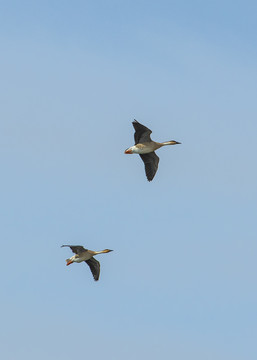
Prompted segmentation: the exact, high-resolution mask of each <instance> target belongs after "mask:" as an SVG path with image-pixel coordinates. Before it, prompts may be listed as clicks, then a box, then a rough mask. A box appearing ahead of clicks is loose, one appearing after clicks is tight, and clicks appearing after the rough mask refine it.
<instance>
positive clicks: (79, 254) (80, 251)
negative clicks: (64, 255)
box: [61, 245, 112, 281]
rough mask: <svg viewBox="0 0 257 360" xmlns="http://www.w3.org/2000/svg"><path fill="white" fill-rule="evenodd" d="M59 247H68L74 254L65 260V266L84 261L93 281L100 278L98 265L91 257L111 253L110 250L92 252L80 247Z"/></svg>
mask: <svg viewBox="0 0 257 360" xmlns="http://www.w3.org/2000/svg"><path fill="white" fill-rule="evenodd" d="M61 247H69V248H70V249H71V250H72V252H73V253H74V254H75V255H73V256H71V257H70V258H69V259H67V260H66V265H67V266H68V265H70V264H72V263H74V262H76V263H81V262H83V261H85V262H86V263H87V265H88V266H89V267H90V270H91V272H92V274H93V277H94V279H95V281H97V280H99V276H100V263H99V261H97V260H96V259H95V258H94V257H93V256H94V255H98V254H105V253H108V252H111V251H112V250H109V249H105V250H100V251H93V250H88V249H85V248H84V247H83V246H81V245H62V246H61Z"/></svg>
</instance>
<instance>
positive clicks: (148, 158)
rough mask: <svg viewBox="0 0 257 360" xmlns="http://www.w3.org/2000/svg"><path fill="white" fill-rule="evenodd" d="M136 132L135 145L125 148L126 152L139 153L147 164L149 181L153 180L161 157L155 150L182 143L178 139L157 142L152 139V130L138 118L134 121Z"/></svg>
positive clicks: (146, 170)
mask: <svg viewBox="0 0 257 360" xmlns="http://www.w3.org/2000/svg"><path fill="white" fill-rule="evenodd" d="M132 124H133V126H134V129H135V134H134V139H135V145H134V146H131V147H130V148H128V149H127V150H125V154H139V155H140V157H141V159H142V160H143V162H144V164H145V173H146V177H147V180H148V181H152V180H153V178H154V176H155V174H156V171H157V169H158V164H159V160H160V159H159V157H158V156H157V155H156V154H155V150H157V149H159V148H160V147H162V146H165V145H176V144H181V143H180V142H178V141H175V140H171V141H165V142H163V143H159V142H155V141H153V140H152V139H151V137H150V134H151V133H152V131H151V130H150V129H148V128H147V127H146V126H144V125H142V124H140V123H139V122H138V121H137V120H134V121H133V122H132Z"/></svg>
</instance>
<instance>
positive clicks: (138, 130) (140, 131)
mask: <svg viewBox="0 0 257 360" xmlns="http://www.w3.org/2000/svg"><path fill="white" fill-rule="evenodd" d="M132 124H133V126H134V129H135V134H134V139H135V145H136V144H138V143H145V142H149V141H152V140H151V137H150V134H151V133H152V131H151V130H150V129H148V128H147V127H146V126H144V125H142V124H140V123H139V122H138V121H137V120H134V121H133V122H132Z"/></svg>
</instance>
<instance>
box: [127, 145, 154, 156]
mask: <svg viewBox="0 0 257 360" xmlns="http://www.w3.org/2000/svg"><path fill="white" fill-rule="evenodd" d="M132 151H133V153H134V154H149V153H150V152H153V150H152V149H149V148H148V147H147V146H143V145H141V146H140V148H139V147H137V146H133V150H132Z"/></svg>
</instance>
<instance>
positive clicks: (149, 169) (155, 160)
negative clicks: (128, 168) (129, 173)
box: [140, 151, 160, 181]
mask: <svg viewBox="0 0 257 360" xmlns="http://www.w3.org/2000/svg"><path fill="white" fill-rule="evenodd" d="M140 157H141V159H142V160H143V162H144V164H145V173H146V177H147V180H148V181H152V180H153V178H154V175H155V174H156V171H157V169H158V164H159V160H160V159H159V157H158V156H157V155H156V154H155V152H154V151H153V152H150V153H148V154H140Z"/></svg>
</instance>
